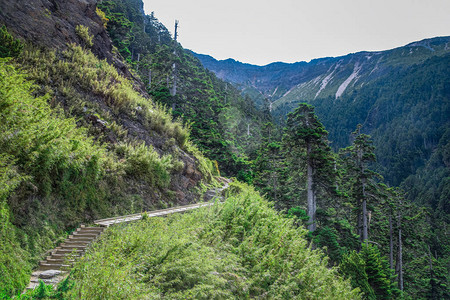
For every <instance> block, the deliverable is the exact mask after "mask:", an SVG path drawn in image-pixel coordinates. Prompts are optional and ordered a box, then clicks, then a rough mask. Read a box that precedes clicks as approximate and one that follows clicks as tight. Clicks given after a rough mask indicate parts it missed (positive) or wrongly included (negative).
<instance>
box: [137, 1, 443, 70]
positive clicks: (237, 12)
mask: <svg viewBox="0 0 450 300" xmlns="http://www.w3.org/2000/svg"><path fill="white" fill-rule="evenodd" d="M144 9H145V11H146V13H147V14H150V13H151V12H152V11H154V12H155V16H156V17H157V18H158V19H159V20H160V21H161V22H162V23H163V24H164V25H166V27H167V28H168V29H169V30H170V32H172V33H173V28H174V21H175V19H177V20H179V21H180V24H179V39H178V41H179V42H180V43H181V44H182V45H183V47H185V48H188V49H191V50H193V51H195V52H198V53H202V54H209V55H211V56H213V57H215V58H217V59H226V58H230V57H231V58H234V59H236V60H239V61H242V62H247V63H252V64H257V65H264V64H268V63H270V62H275V61H284V62H296V61H303V60H305V61H309V60H311V59H313V58H319V57H325V56H340V55H345V54H348V53H352V52H357V51H362V50H368V51H376V50H386V49H391V48H395V47H398V46H403V45H405V44H408V43H410V42H413V41H417V40H421V39H424V38H430V37H435V36H448V35H450V0H272V1H268V0H258V1H257V0H221V1H215V0H144Z"/></svg>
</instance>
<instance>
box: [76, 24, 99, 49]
mask: <svg viewBox="0 0 450 300" xmlns="http://www.w3.org/2000/svg"><path fill="white" fill-rule="evenodd" d="M75 32H76V33H77V35H78V37H79V38H80V39H81V40H82V41H83V43H84V44H85V45H86V46H87V47H88V48H90V47H92V46H93V45H94V42H93V41H92V39H93V36H92V35H91V34H90V33H89V28H88V27H86V26H84V25H77V26H76V27H75Z"/></svg>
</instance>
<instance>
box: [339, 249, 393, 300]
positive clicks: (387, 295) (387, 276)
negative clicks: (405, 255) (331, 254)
mask: <svg viewBox="0 0 450 300" xmlns="http://www.w3.org/2000/svg"><path fill="white" fill-rule="evenodd" d="M340 270H341V272H342V274H344V275H345V276H346V277H350V278H351V282H352V286H353V287H355V288H356V287H359V288H360V289H361V291H362V292H363V293H364V296H365V298H366V299H393V298H396V297H398V296H399V295H400V291H399V290H398V288H397V287H396V286H395V283H394V282H393V281H392V277H393V275H392V271H391V270H390V269H389V266H388V263H387V260H386V259H385V258H384V257H383V256H382V255H381V254H380V251H379V250H378V249H377V248H376V247H375V246H372V245H369V244H363V246H362V250H361V252H360V253H357V252H356V251H352V252H350V253H349V254H347V255H345V256H344V258H343V259H342V262H341V264H340Z"/></svg>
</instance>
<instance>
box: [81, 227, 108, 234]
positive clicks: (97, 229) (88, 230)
mask: <svg viewBox="0 0 450 300" xmlns="http://www.w3.org/2000/svg"><path fill="white" fill-rule="evenodd" d="M103 230H104V227H83V228H77V230H76V232H77V233H101V232H102V231H103Z"/></svg>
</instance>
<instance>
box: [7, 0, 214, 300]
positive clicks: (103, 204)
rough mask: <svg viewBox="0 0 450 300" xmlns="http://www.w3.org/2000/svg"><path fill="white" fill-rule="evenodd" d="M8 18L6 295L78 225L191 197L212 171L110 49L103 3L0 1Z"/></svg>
mask: <svg viewBox="0 0 450 300" xmlns="http://www.w3.org/2000/svg"><path fill="white" fill-rule="evenodd" d="M3 24H4V25H6V27H4V26H3V27H0V45H1V48H0V74H1V76H0V95H1V97H0V108H1V115H0V128H1V131H2V134H1V135H0V168H1V172H0V174H1V176H0V212H1V213H0V224H1V225H0V226H1V227H0V229H1V235H0V245H1V246H0V295H1V297H3V296H5V295H6V296H8V295H9V296H11V295H13V294H16V293H18V292H20V291H22V290H23V288H24V286H25V284H26V282H27V281H28V278H29V276H30V274H31V269H32V268H33V267H34V266H35V265H36V263H37V262H38V261H39V260H40V259H41V258H42V256H43V255H45V252H46V251H47V250H48V249H51V248H54V247H55V245H56V244H57V243H58V242H59V241H61V240H62V239H64V237H65V236H67V234H68V233H70V232H71V231H72V230H73V229H74V228H76V227H77V226H78V225H79V224H80V223H84V222H90V221H92V220H94V219H97V218H101V217H110V216H114V215H121V214H127V213H133V212H141V211H143V210H151V209H154V208H164V207H167V206H174V205H179V204H187V203H191V202H196V201H198V200H199V199H200V196H201V194H200V190H201V189H202V185H203V184H210V183H214V179H213V175H212V173H217V169H216V168H215V167H214V165H213V163H212V162H211V161H209V160H208V159H206V158H205V157H204V156H203V155H202V154H201V152H200V151H199V150H198V149H197V148H196V147H195V146H194V145H193V143H192V141H191V140H190V138H189V135H190V133H189V130H188V129H187V128H186V127H185V126H184V125H183V124H182V122H181V121H180V120H178V121H176V120H173V117H172V115H171V114H170V112H169V111H168V110H167V109H166V108H164V107H163V106H162V105H161V104H159V103H157V102H155V101H153V100H152V99H151V98H150V97H149V95H148V94H147V93H146V91H145V86H144V84H143V83H142V82H141V81H140V79H139V77H138V76H137V75H133V71H132V70H131V69H130V68H128V66H127V65H128V64H127V62H126V61H124V60H123V59H122V58H121V56H120V55H119V54H118V53H117V51H116V50H115V49H114V47H113V43H112V41H111V40H110V39H109V36H108V33H107V32H106V29H105V28H104V23H103V21H102V19H101V13H99V12H98V11H96V1H76V0H67V1H63V2H58V3H56V2H54V1H40V0H33V1H2V2H1V3H0V25H3ZM11 34H12V35H11ZM11 253H15V255H11Z"/></svg>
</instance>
